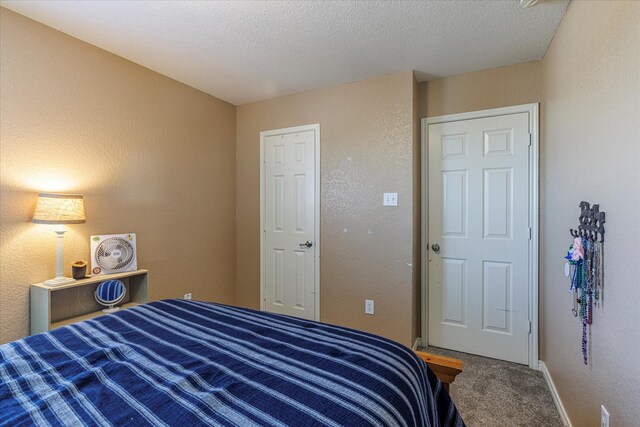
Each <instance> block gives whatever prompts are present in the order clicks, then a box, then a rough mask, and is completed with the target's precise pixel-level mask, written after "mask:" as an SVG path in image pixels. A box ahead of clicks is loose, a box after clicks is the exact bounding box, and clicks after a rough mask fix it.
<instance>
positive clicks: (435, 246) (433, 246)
mask: <svg viewBox="0 0 640 427" xmlns="http://www.w3.org/2000/svg"><path fill="white" fill-rule="evenodd" d="M431 249H433V251H434V252H440V245H439V244H437V243H434V244H433V245H431Z"/></svg>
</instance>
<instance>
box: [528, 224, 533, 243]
mask: <svg viewBox="0 0 640 427" xmlns="http://www.w3.org/2000/svg"><path fill="white" fill-rule="evenodd" d="M532 237H533V229H532V228H531V227H529V240H531V238H532Z"/></svg>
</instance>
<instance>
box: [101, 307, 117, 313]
mask: <svg viewBox="0 0 640 427" xmlns="http://www.w3.org/2000/svg"><path fill="white" fill-rule="evenodd" d="M118 310H120V307H109V308H105V309H103V310H102V311H103V312H105V313H115V312H116V311H118Z"/></svg>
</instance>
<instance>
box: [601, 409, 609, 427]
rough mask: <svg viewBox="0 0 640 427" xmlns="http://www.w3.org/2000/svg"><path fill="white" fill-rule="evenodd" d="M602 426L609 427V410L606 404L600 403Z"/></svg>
mask: <svg viewBox="0 0 640 427" xmlns="http://www.w3.org/2000/svg"><path fill="white" fill-rule="evenodd" d="M600 427H609V412H608V411H607V408H605V407H604V405H600Z"/></svg>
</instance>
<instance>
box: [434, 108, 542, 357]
mask: <svg viewBox="0 0 640 427" xmlns="http://www.w3.org/2000/svg"><path fill="white" fill-rule="evenodd" d="M428 143H429V151H428V153H429V219H428V221H429V222H428V224H429V227H428V228H429V244H428V252H427V256H428V261H429V345H432V346H436V347H442V348H448V349H452V350H458V351H463V352H467V353H472V354H478V355H482V356H488V357H493V358H498V359H503V360H509V361H512V362H517V363H524V364H527V363H528V361H529V360H528V359H529V357H528V354H529V333H530V331H529V288H528V286H529V280H528V278H529V239H530V231H529V144H530V136H529V116H528V113H519V114H509V115H504V116H496V117H489V118H481V119H471V120H463V121H457V122H450V123H440V124H432V125H429V127H428Z"/></svg>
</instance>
